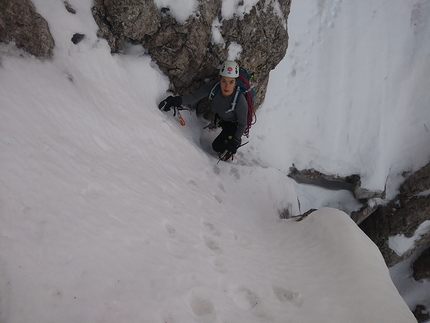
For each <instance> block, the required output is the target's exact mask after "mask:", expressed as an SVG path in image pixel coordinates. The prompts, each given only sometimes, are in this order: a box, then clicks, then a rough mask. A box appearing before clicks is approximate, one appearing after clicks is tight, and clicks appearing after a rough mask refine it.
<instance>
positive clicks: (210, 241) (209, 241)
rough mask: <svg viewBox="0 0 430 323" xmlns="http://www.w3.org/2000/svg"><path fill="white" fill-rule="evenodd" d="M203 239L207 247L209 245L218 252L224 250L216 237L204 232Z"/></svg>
mask: <svg viewBox="0 0 430 323" xmlns="http://www.w3.org/2000/svg"><path fill="white" fill-rule="evenodd" d="M201 239H202V241H203V242H204V244H205V245H206V247H208V248H209V249H210V250H212V251H214V252H216V253H221V252H222V249H221V248H220V246H219V244H218V242H216V241H215V240H214V239H212V238H211V237H209V236H208V235H206V234H202V235H201Z"/></svg>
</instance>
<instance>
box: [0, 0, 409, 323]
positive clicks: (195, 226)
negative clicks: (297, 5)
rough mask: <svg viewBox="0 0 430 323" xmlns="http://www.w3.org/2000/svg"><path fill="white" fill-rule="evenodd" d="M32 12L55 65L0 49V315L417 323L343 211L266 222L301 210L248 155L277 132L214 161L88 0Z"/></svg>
mask: <svg viewBox="0 0 430 323" xmlns="http://www.w3.org/2000/svg"><path fill="white" fill-rule="evenodd" d="M35 4H36V7H37V10H38V11H39V12H40V13H41V14H42V15H43V16H44V17H45V18H46V19H47V20H48V22H49V24H50V28H51V31H52V33H53V35H54V38H55V41H56V49H55V57H54V60H53V61H52V62H40V61H38V60H36V59H34V58H31V57H26V56H25V55H24V57H19V55H17V52H19V51H17V50H16V49H15V48H13V46H11V45H9V46H4V45H1V47H0V51H1V56H0V57H1V67H0V84H1V86H0V131H1V136H0V145H1V154H0V197H1V204H0V244H1V257H0V286H1V287H2V288H1V289H0V321H1V322H5V323H13V322H119V321H121V322H286V321H288V322H346V321H348V322H352V323H354V322H357V323H358V322H360V323H362V322H381V323H384V322H387V323H388V322H389V323H393V322H399V323H400V322H401V323H404V322H414V318H413V316H412V314H411V313H410V311H409V309H408V307H407V305H406V303H405V302H404V301H403V300H402V298H401V297H400V295H399V293H398V292H397V290H396V288H395V286H394V284H393V283H392V281H391V279H390V276H389V273H388V270H387V268H386V266H385V264H384V261H383V259H382V257H381V255H380V253H379V251H378V250H377V248H376V247H375V245H374V244H373V243H372V242H370V240H369V239H368V238H367V237H366V236H365V235H364V234H363V233H362V232H361V231H360V230H359V229H358V228H357V227H356V225H355V224H354V223H353V222H352V221H351V220H350V219H349V218H348V216H347V215H346V214H344V213H342V212H340V211H337V210H335V209H330V208H322V209H321V210H319V211H318V212H315V213H313V214H311V215H310V216H309V217H308V218H306V219H304V220H303V221H301V222H296V221H294V220H280V219H279V212H280V211H283V210H284V209H288V210H289V211H290V213H292V214H298V213H299V205H298V202H297V193H296V188H297V187H298V186H297V185H296V184H295V183H294V182H293V181H292V180H290V179H289V178H288V177H287V176H286V175H285V172H283V171H282V170H279V169H278V165H277V164H276V163H275V161H274V164H270V163H269V161H264V160H263V156H262V155H261V154H260V152H261V150H262V147H263V146H264V147H266V148H270V147H269V146H270V145H272V144H273V143H272V142H271V141H269V140H267V141H266V140H265V139H264V138H270V136H268V135H267V134H266V130H267V127H275V126H276V124H274V125H273V124H270V123H269V121H266V120H265V119H264V117H262V118H260V119H259V123H258V127H256V128H255V132H253V135H254V137H253V138H251V140H252V141H251V143H250V144H249V145H247V146H246V147H247V149H246V150H245V149H244V150H243V154H240V156H239V157H238V159H237V160H236V161H235V162H233V163H220V164H216V163H217V160H216V159H215V158H213V157H212V156H211V155H210V154H208V153H207V152H206V151H204V150H202V149H201V146H202V145H203V146H207V144H208V140H209V139H210V138H211V137H213V136H214V135H215V134H214V133H203V134H202V132H201V128H202V126H203V125H204V124H205V121H203V120H200V119H197V118H196V117H195V116H194V115H191V114H185V113H183V116H184V118H185V120H186V122H187V125H186V126H185V127H181V126H180V125H179V123H178V121H177V119H175V118H173V116H172V114H170V113H161V112H160V111H158V109H157V108H156V105H157V103H158V102H159V101H160V100H161V99H162V98H164V97H165V95H166V93H165V90H166V89H167V85H168V81H167V79H166V77H165V76H163V75H162V74H161V73H160V72H159V71H158V69H157V67H156V66H155V64H153V63H152V62H151V61H150V59H149V58H148V57H147V56H145V55H144V50H143V49H142V48H139V47H130V48H129V50H128V53H127V55H115V56H112V55H111V54H110V51H109V48H108V46H107V43H106V42H105V41H104V40H98V39H97V37H96V29H97V27H96V26H95V24H94V21H93V20H92V17H91V12H90V4H88V3H87V2H86V1H76V3H73V5H74V7H75V8H76V9H77V11H78V14H77V15H76V16H74V15H71V14H69V13H67V12H66V11H65V10H64V7H63V4H62V3H61V2H56V1H51V0H50V1H41V0H38V1H35ZM293 16H294V14H293V12H292V16H291V17H293ZM290 28H291V27H290ZM75 32H81V33H84V34H85V35H86V38H85V40H84V41H83V42H81V43H79V44H78V45H73V44H72V43H71V42H70V38H71V36H72V35H73V34H74V33H75ZM287 85H289V84H287ZM272 86H273V85H272ZM272 95H273V94H272ZM270 100H276V99H271V96H270V95H269V96H268V99H267V101H268V102H270ZM267 109H268V110H269V108H267ZM261 111H266V109H265V108H264V107H263V108H262V110H261ZM269 111H271V112H270V113H274V111H273V110H269ZM264 113H265V112H261V113H260V115H264ZM267 113H269V112H267ZM279 117H280V118H284V117H285V115H283V114H280V115H279ZM265 124H266V126H265ZM278 130H280V129H278ZM253 131H254V129H253ZM265 136H267V137H265ZM255 138H257V139H255ZM259 141H260V142H259ZM263 144H264V145H263ZM286 148H288V147H286ZM272 150H273V151H275V150H276V151H277V152H278V153H279V155H280V157H279V158H281V157H282V156H285V155H286V153H285V152H284V151H283V149H279V146H275V145H272ZM287 161H288V160H287ZM273 166H274V167H273ZM301 189H302V188H301Z"/></svg>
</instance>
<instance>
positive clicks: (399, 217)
mask: <svg viewBox="0 0 430 323" xmlns="http://www.w3.org/2000/svg"><path fill="white" fill-rule="evenodd" d="M429 189H430V163H429V164H427V165H426V166H424V167H423V168H421V169H420V170H419V171H417V172H416V173H414V174H412V175H411V176H410V177H409V178H408V179H406V181H405V182H404V183H403V184H402V186H401V188H400V194H399V195H398V196H397V197H396V198H395V199H394V200H393V201H391V202H390V203H388V204H387V205H386V206H384V207H380V208H378V209H377V210H376V211H375V212H374V213H373V214H372V215H371V216H369V217H368V218H367V219H366V220H365V221H363V223H362V224H361V225H360V227H361V228H362V230H363V231H364V232H365V233H366V234H367V235H368V236H369V237H370V238H371V239H372V240H373V242H375V244H376V245H377V246H378V247H379V249H380V251H381V253H382V255H383V256H384V259H385V262H386V263H387V266H388V267H391V266H394V265H395V264H397V263H398V262H400V261H402V260H404V259H406V258H408V257H409V256H410V255H411V254H412V253H413V252H414V251H415V250H416V249H417V248H419V247H421V246H424V245H426V244H428V243H429V242H430V231H429V230H427V232H424V233H423V234H422V235H420V236H419V237H417V240H416V241H415V246H414V247H413V248H411V249H410V250H408V251H406V252H405V253H403V254H402V255H398V254H396V253H395V252H394V251H393V250H392V249H390V247H389V246H388V238H389V237H392V236H396V235H398V234H403V235H405V236H406V237H412V236H414V234H415V232H416V231H417V229H418V227H419V226H420V225H421V224H422V223H424V222H425V221H428V220H430V194H428V190H429ZM427 265H428V262H427Z"/></svg>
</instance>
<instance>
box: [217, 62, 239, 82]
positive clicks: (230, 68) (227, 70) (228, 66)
mask: <svg viewBox="0 0 430 323" xmlns="http://www.w3.org/2000/svg"><path fill="white" fill-rule="evenodd" d="M219 75H221V76H225V77H233V78H236V77H239V65H238V64H237V63H236V62H234V61H225V62H224V63H222V65H221V69H220V70H219Z"/></svg>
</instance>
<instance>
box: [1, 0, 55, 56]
mask: <svg viewBox="0 0 430 323" xmlns="http://www.w3.org/2000/svg"><path fill="white" fill-rule="evenodd" d="M12 41H14V42H15V44H16V46H17V47H19V48H22V49H23V50H25V51H26V52H28V53H30V54H32V55H34V56H36V57H38V58H51V57H52V54H53V49H54V38H52V35H51V32H50V31H49V26H48V23H47V22H46V20H45V19H44V18H43V17H42V16H41V15H40V14H38V13H37V12H36V10H35V8H34V6H33V4H32V3H31V2H30V1H29V0H1V1H0V42H3V43H6V44H7V43H10V42H12Z"/></svg>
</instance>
